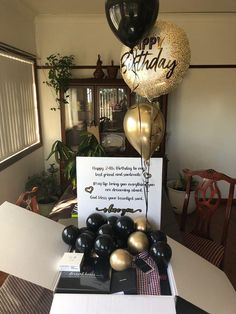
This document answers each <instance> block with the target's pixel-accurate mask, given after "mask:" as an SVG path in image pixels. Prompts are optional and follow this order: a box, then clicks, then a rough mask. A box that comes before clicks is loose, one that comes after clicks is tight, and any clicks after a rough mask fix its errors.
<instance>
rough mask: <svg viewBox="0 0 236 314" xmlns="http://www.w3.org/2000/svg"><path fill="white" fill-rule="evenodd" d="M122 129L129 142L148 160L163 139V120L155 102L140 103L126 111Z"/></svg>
mask: <svg viewBox="0 0 236 314" xmlns="http://www.w3.org/2000/svg"><path fill="white" fill-rule="evenodd" d="M124 130H125V135H126V137H127V139H128V141H129V142H130V144H131V145H132V146H133V147H134V148H135V149H136V150H137V152H138V153H139V154H140V155H141V156H142V157H143V159H144V160H148V159H149V158H150V157H151V156H152V154H153V153H154V151H155V149H156V148H157V147H158V146H159V145H160V143H161V141H162V139H163V136H164V133H165V120H164V117H163V114H162V112H161V111H160V110H159V108H158V106H157V105H156V104H149V103H140V104H136V105H134V106H132V107H130V108H129V110H128V111H127V112H126V114H125V117H124Z"/></svg>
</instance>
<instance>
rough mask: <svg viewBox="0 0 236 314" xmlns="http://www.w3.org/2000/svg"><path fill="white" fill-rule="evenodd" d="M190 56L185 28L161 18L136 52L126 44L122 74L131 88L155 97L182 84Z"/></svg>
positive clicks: (135, 49) (122, 54)
mask: <svg viewBox="0 0 236 314" xmlns="http://www.w3.org/2000/svg"><path fill="white" fill-rule="evenodd" d="M190 58H191V52H190V46H189V41H188V38H187V35H186V34H185V32H184V30H183V29H181V28H180V27H179V26H177V25H175V24H173V23H170V22H167V21H160V20H158V21H157V22H156V24H155V25H154V26H153V28H152V29H151V30H150V32H149V33H148V35H147V36H146V37H144V38H143V39H142V41H141V42H140V44H139V45H138V46H135V48H134V49H133V52H132V53H131V52H130V49H129V48H128V47H126V46H123V48H122V51H121V60H120V66H121V74H122V76H123V79H124V80H125V82H126V83H127V85H128V86H129V87H130V89H131V90H134V89H135V92H136V93H137V94H139V95H141V96H143V97H146V98H148V99H149V100H153V99H156V98H157V97H159V96H161V95H164V94H168V93H170V92H171V91H172V90H173V89H174V88H176V87H177V86H178V85H179V83H180V82H181V81H182V79H183V76H184V75H185V73H186V71H187V69H188V68H189V64H190Z"/></svg>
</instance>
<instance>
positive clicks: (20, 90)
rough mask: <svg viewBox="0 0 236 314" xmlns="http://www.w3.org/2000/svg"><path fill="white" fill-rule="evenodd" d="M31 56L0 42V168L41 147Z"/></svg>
mask: <svg viewBox="0 0 236 314" xmlns="http://www.w3.org/2000/svg"><path fill="white" fill-rule="evenodd" d="M35 68H36V60H35V58H34V56H32V55H30V54H27V53H24V52H22V51H20V50H17V49H15V48H12V47H9V46H7V45H4V44H0V170H2V169H4V168H6V167H7V166H9V165H11V164H12V163H14V162H15V161H17V160H19V159H20V158H22V157H24V156H26V155H27V154H29V153H31V152H32V151H33V150H35V149H37V148H38V147H39V146H41V140H40V128H39V116H38V105H37V91H36V81H35Z"/></svg>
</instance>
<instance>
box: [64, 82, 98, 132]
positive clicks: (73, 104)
mask: <svg viewBox="0 0 236 314" xmlns="http://www.w3.org/2000/svg"><path fill="white" fill-rule="evenodd" d="M66 99H67V101H68V103H67V104H66V106H65V109H66V110H65V115H66V117H65V120H66V121H65V123H66V129H71V128H72V127H75V126H76V127H78V128H80V129H83V128H85V129H86V126H87V125H89V124H90V123H91V122H92V121H93V120H94V99H93V89H92V88H91V87H87V86H78V87H72V88H70V89H69V90H68V92H67V98H66Z"/></svg>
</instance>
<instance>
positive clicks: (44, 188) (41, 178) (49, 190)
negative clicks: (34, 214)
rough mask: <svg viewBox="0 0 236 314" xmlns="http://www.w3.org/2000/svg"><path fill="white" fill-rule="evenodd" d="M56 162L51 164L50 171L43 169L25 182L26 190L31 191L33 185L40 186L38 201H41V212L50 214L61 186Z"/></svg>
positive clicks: (45, 214)
mask: <svg viewBox="0 0 236 314" xmlns="http://www.w3.org/2000/svg"><path fill="white" fill-rule="evenodd" d="M57 171H58V169H57V168H55V165H54V164H51V165H50V168H49V169H48V171H47V172H46V171H42V172H40V173H35V174H33V175H32V176H29V177H28V179H27V182H26V184H25V190H26V191H31V190H32V188H33V187H38V192H37V201H38V203H39V209H40V214H42V215H44V216H48V214H49V212H50V210H51V208H52V207H53V205H54V204H55V202H56V201H57V200H58V197H59V195H60V186H59V184H58V180H57V177H56V172H57Z"/></svg>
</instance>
